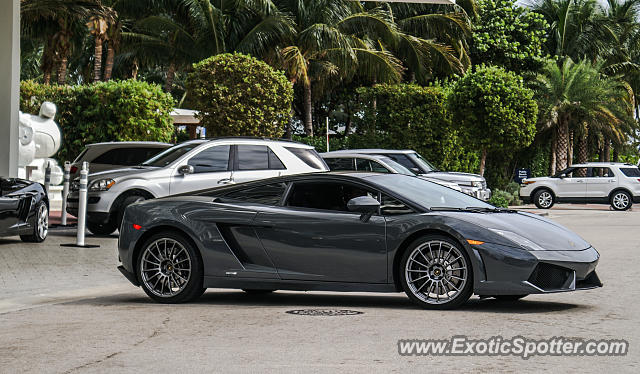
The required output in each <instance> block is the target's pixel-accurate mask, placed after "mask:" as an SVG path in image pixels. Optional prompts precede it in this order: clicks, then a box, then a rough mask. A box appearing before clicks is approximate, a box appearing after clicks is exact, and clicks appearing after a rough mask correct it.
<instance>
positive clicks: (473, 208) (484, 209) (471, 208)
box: [429, 206, 517, 213]
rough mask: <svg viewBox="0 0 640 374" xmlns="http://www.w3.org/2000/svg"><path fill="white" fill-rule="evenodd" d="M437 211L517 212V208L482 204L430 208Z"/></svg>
mask: <svg viewBox="0 0 640 374" xmlns="http://www.w3.org/2000/svg"><path fill="white" fill-rule="evenodd" d="M429 210H431V211H436V212H471V213H516V212H517V210H513V209H506V208H489V207H482V206H468V207H466V208H458V207H453V206H434V207H431V208H429Z"/></svg>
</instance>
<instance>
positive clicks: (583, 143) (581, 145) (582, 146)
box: [577, 134, 589, 164]
mask: <svg viewBox="0 0 640 374" xmlns="http://www.w3.org/2000/svg"><path fill="white" fill-rule="evenodd" d="M577 148H578V154H577V161H578V162H577V163H578V164H584V163H585V162H587V161H588V158H589V148H588V144H587V134H585V135H583V136H581V137H580V138H578V142H577Z"/></svg>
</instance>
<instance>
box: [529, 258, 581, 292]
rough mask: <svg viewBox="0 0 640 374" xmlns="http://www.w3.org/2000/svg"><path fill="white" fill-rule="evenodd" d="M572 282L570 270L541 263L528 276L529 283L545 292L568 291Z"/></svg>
mask: <svg viewBox="0 0 640 374" xmlns="http://www.w3.org/2000/svg"><path fill="white" fill-rule="evenodd" d="M572 281H573V271H572V270H569V269H566V268H563V267H560V266H556V265H552V264H545V263H543V262H541V263H539V264H538V265H537V266H536V268H535V269H533V272H532V273H531V276H529V282H530V283H532V284H533V285H535V286H536V287H539V288H541V289H543V290H545V291H546V290H560V289H569V288H570V287H571V283H572Z"/></svg>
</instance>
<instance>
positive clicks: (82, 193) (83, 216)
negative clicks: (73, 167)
mask: <svg viewBox="0 0 640 374" xmlns="http://www.w3.org/2000/svg"><path fill="white" fill-rule="evenodd" d="M88 181H89V164H88V163H87V162H86V161H85V162H83V163H82V169H81V170H80V190H79V193H78V234H77V238H76V242H77V243H76V244H77V245H78V246H84V234H85V228H86V223H87V183H88Z"/></svg>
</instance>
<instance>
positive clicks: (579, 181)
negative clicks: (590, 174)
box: [576, 179, 584, 183]
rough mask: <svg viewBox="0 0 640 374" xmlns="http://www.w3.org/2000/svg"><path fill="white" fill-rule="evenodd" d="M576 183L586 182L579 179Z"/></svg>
mask: <svg viewBox="0 0 640 374" xmlns="http://www.w3.org/2000/svg"><path fill="white" fill-rule="evenodd" d="M576 183H584V181H583V180H581V179H578V180H577V181H576Z"/></svg>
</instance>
